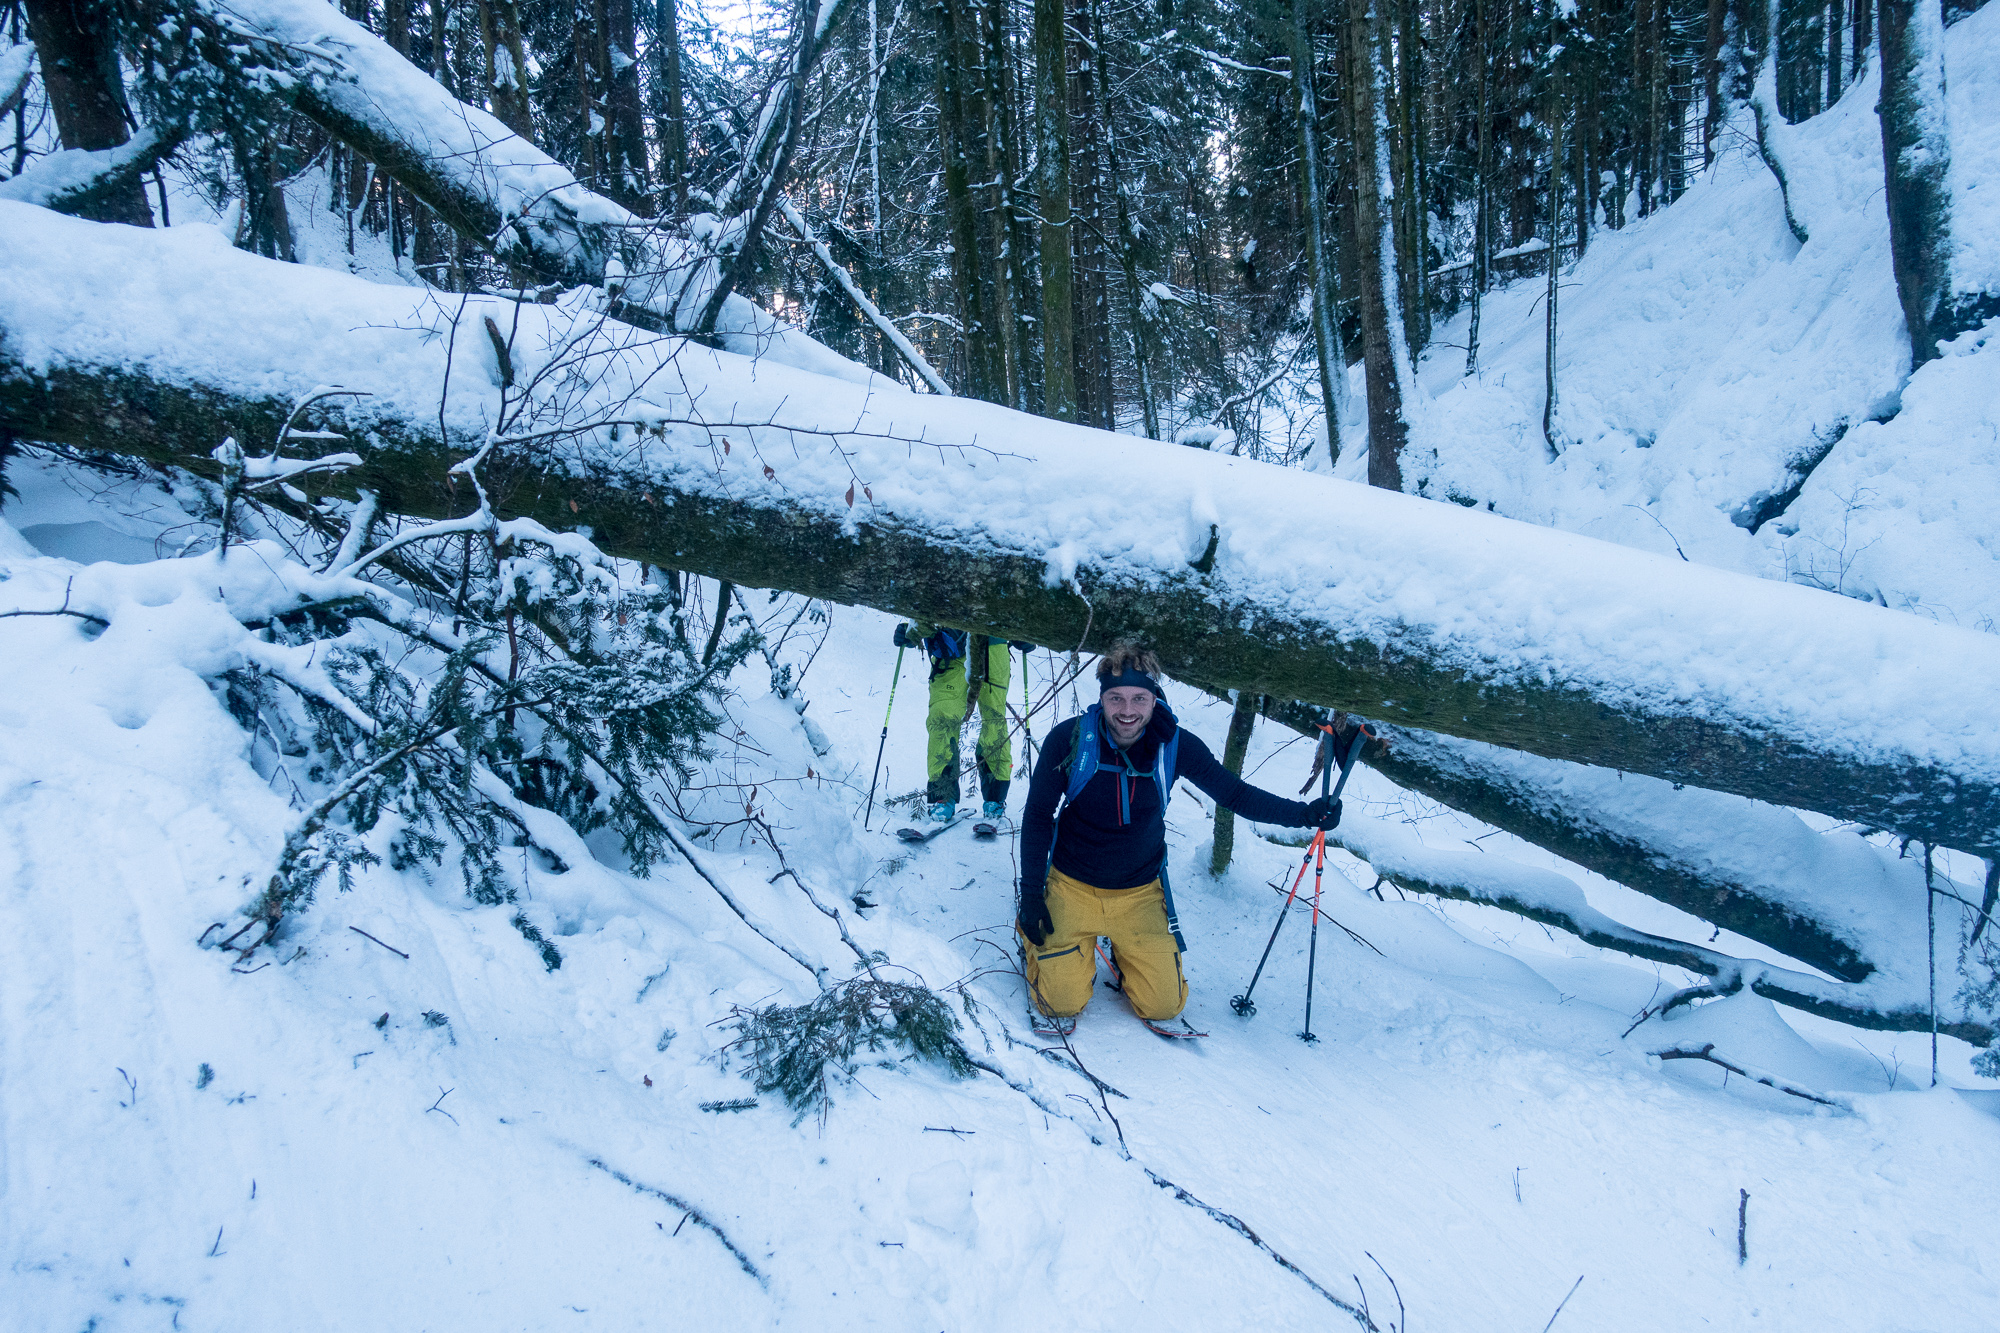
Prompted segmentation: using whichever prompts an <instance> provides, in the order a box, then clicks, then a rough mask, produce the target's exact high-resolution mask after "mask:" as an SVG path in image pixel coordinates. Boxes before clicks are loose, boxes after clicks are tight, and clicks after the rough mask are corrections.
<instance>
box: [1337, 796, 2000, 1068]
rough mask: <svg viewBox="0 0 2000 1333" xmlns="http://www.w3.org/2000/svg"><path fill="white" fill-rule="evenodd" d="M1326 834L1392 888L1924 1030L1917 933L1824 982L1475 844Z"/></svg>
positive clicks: (1872, 1020) (1833, 1012)
mask: <svg viewBox="0 0 2000 1333" xmlns="http://www.w3.org/2000/svg"><path fill="white" fill-rule="evenodd" d="M1334 841H1336V842H1338V843H1339V844H1340V845H1341V846H1342V847H1345V848H1346V849H1347V850H1349V851H1351V852H1353V853H1354V855H1356V856H1358V857H1360V858H1361V859H1362V860H1364V861H1366V862H1367V863H1368V865H1369V867H1370V868H1371V869H1373V870H1374V871H1375V873H1376V874H1378V875H1381V876H1382V877H1384V878H1385V879H1387V880H1388V881H1390V882H1391V883H1392V884H1394V885H1395V886H1396V887H1398V888H1400V889H1404V890H1407V891H1409V892H1413V893H1427V894H1432V895H1434V896H1436V897H1440V898H1452V899H1456V900H1458V901H1460V902H1468V903H1479V904H1482V905H1485V906H1488V907H1498V908H1500V909H1501V910H1502V911H1506V912H1511V913H1513V914H1515V915H1516V916H1524V917H1527V918H1528V919H1529V920H1531V921H1539V922H1541V923H1543V924H1544V925H1549V926H1554V927H1555V928H1557V929H1558V930H1564V931H1568V932H1569V933H1570V934H1572V935H1575V936H1576V937H1577V938H1578V939H1581V940H1582V941H1584V942H1585V943H1586V944H1591V945H1594V946H1596V947H1598V948H1600V949H1610V950H1613V951H1615V952H1618V953H1625V954H1630V955H1632V956H1634V957H1637V958H1645V959H1648V960H1650V961H1652V962H1657V963H1666V964H1669V965H1670V966H1673V967H1680V968H1685V969H1686V970H1688V971H1690V972H1694V973H1697V974H1698V975H1701V976H1705V977H1710V978H1713V984H1712V985H1709V986H1705V987H1703V988H1702V990H1701V992H1700V993H1703V994H1716V995H1728V994H1733V993H1735V992H1736V991H1738V990H1741V989H1743V988H1744V987H1745V986H1748V987H1749V988H1750V989H1751V990H1753V991H1755V992H1756V993H1757V994H1759V995H1762V996H1764V997H1765V998H1766V999H1769V1000H1775V1001H1777V1002H1778V1003H1779V1004H1784V1005H1789V1006H1791V1007H1792V1008H1794V1009H1802V1010H1804V1011H1805V1012H1807V1013H1810V1014H1817V1015H1819V1016H1820V1017H1822V1018H1830V1019H1833V1020H1834V1021H1836V1022H1840V1023H1847V1024H1850V1025H1852V1026H1854V1027H1860V1028H1870V1029H1874V1030H1876V1031H1881V1032H1928V1031H1930V1029H1931V1011H1930V1007H1929V1004H1928V1001H1927V995H1926V978H1925V976H1924V967H1925V956H1924V950H1923V942H1922V940H1921V938H1919V939H1918V940H1917V941H1916V946H1917V947H1916V949H1915V950H1914V954H1915V956H1914V957H1909V956H1907V955H1906V956H1904V957H1902V958H1900V959H1897V960H1895V962H1894V963H1893V964H1892V965H1890V966H1886V967H1884V968H1882V969H1880V970H1879V971H1877V972H1876V973H1875V974H1874V975H1872V976H1870V977H1869V978H1868V980H1866V981H1862V982H1842V981H1828V980H1826V979H1824V978H1822V977H1815V976H1811V975H1809V974H1807V973H1803V972H1796V971H1793V970H1791V969H1790V968H1784V967H1778V966H1775V965H1772V964H1769V963H1759V962H1753V961H1751V960H1749V959H1744V958H1735V957H1732V956H1730V955H1728V954H1725V953H1720V952H1718V951H1716V950H1714V949H1710V948H1707V947H1705V946H1703V945H1699V944H1688V943H1686V942H1685V941H1682V940H1672V939H1666V938H1664V937H1662V936H1659V935H1651V934H1648V933H1647V932H1645V931H1642V930H1634V929H1632V928H1631V927H1630V926H1626V925H1624V924H1622V923H1620V922H1618V921H1614V920H1613V919H1612V918H1610V917H1608V916H1606V915H1604V914H1603V913H1602V912H1599V911H1597V910H1596V909H1595V908H1593V907H1591V906H1590V905H1589V903H1588V902H1587V901H1586V900H1585V899H1584V895H1583V890H1582V889H1580V888H1578V887H1577V885H1576V884H1575V883H1574V882H1573V881H1571V880H1569V879H1567V878H1565V877H1563V876H1561V875H1558V874H1556V873H1554V872H1553V871H1548V870H1538V869H1535V868H1534V867H1532V866H1524V865H1521V864H1520V863H1518V862H1514V861H1508V860H1505V859H1503V858H1501V857H1497V856H1490V855H1485V854H1482V853H1480V852H1474V851H1451V850H1448V849H1441V848H1435V847H1427V846H1425V845H1423V843H1422V841H1421V840H1420V839H1419V838H1418V837H1417V835H1416V834H1415V832H1414V831H1412V830H1410V829H1407V828H1404V827H1402V826H1399V825H1395V824H1391V823H1389V822H1388V821H1386V820H1374V819H1367V818H1358V819H1355V820H1352V821H1345V820H1344V821H1342V824H1341V827H1340V829H1339V830H1338V832H1337V833H1336V834H1335V835H1334ZM1938 1031H1939V1032H1943V1033H1946V1034H1948V1035H1950V1036H1953V1037H1957V1038H1959V1039H1961V1040H1963V1041H1967V1042H1970V1043H1972V1044H1973V1045H1975V1046H1986V1045H1989V1044H1991V1042H1992V1041H1993V1038H1994V1031H1993V1027H1992V1025H1991V1024H1990V1023H1987V1022H1985V1021H1982V1020H1981V1019H1978V1018H1974V1017H1973V1016H1971V1015H1970V1014H1968V1013H1965V1012H1960V1013H1959V1014H1957V1015H1953V1014H1950V1013H1947V1012H1944V1011H1943V1010H1942V1009H1941V1010H1940V1011H1939V1015H1938Z"/></svg>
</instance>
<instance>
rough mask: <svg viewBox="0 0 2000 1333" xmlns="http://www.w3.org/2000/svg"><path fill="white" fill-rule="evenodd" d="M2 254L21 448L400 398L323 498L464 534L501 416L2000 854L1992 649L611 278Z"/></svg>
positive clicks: (1680, 773) (1348, 703) (1706, 775)
mask: <svg viewBox="0 0 2000 1333" xmlns="http://www.w3.org/2000/svg"><path fill="white" fill-rule="evenodd" d="M0 231H4V232H5V234H7V235H8V236H9V237H10V238H11V240H12V244H11V245H10V246H9V247H8V249H7V251H6V253H5V257H4V259H0V426H5V427H6V428H8V429H11V430H14V431H16V432H17V433H19V434H21V435H23V436H25V437H27V438H30V439H43V440H52V441H60V442H66V443H71V444H76V445H80V446H85V447H89V448H95V449H107V450H114V451H118V452H122V453H127V454H134V455H140V456H144V457H149V458H153V459H155V460H159V461H163V462H172V463H176V464H179V465H182V466H185V467H188V468H190V469H192V470H195V471H197V472H202V473H206V474H209V475H213V474H214V472H215V469H216V464H215V463H214V462H213V460H212V459H211V458H210V451H211V450H212V449H213V448H215V446H216V444H217V443H218V442H219V441H220V439H221V438H222V437H223V435H225V434H234V435H235V436H236V437H237V439H239V440H240V441H245V442H247V445H248V447H250V448H251V451H252V452H255V450H256V448H257V447H259V446H260V445H261V443H262V442H267V441H269V440H271V439H273V438H274V437H275V435H276V432H277V428H278V423H279V422H280V421H281V420H282V419H283V417H284V416H285V414H286V413H287V412H288V411H289V410H290V408H291V403H292V400H293V398H294V397H295V396H296V395H300V394H304V393H307V392H309V391H311V390H313V389H315V388H317V387H319V386H322V385H342V386H344V387H346V388H349V389H354V390H365V391H367V392H368V393H369V394H371V395H372V396H371V397H368V398H364V399H359V400H356V401H355V405H354V406H352V407H349V408H346V409H340V408H337V407H333V406H331V405H327V406H325V407H324V408H323V409H315V411H323V412H324V413H326V414H329V415H324V416H321V417H318V418H315V420H314V422H313V423H312V424H331V425H333V426H335V427H338V426H339V425H340V424H341V421H342V417H341V415H340V414H341V413H342V412H343V411H344V413H345V417H344V419H345V422H346V423H347V428H348V430H349V433H350V435H352V436H353V437H354V438H353V440H352V443H351V444H348V445H344V446H340V447H342V448H351V449H352V450H353V451H354V452H358V453H360V454H362V455H363V457H364V459H365V460H366V461H365V462H364V464H363V466H361V467H360V468H357V469H354V470H353V471H351V472H349V473H347V474H346V475H345V477H344V478H342V479H340V480H323V481H318V482H315V483H314V484H315V485H319V486H328V487H337V488H348V487H352V486H355V485H359V486H365V487H368V488H370V489H375V490H378V491H379V492H380V493H381V497H382V503H383V504H384V505H385V506H386V507H388V508H390V509H394V510H400V511H403V512H407V513H414V514H442V513H461V512H464V510H465V509H466V508H467V506H468V505H469V503H470V496H469V495H467V494H466V493H465V488H463V487H459V488H457V491H456V492H454V490H453V488H452V486H451V485H450V481H449V477H448V474H447V469H448V468H449V466H450V465H451V464H452V463H453V462H455V461H457V460H458V459H459V458H460V457H462V456H463V455H464V454H465V453H466V452H468V451H469V450H470V449H471V448H473V447H475V446H476V445H477V444H479V443H482V442H485V440H486V437H487V434H488V432H489V431H493V430H498V431H499V433H500V436H501V438H500V439H499V440H498V441H497V442H496V443H495V444H494V452H493V457H492V459H491V461H490V462H489V463H488V465H487V468H486V475H488V476H490V477H492V478H493V479H494V480H493V482H492V483H490V485H491V488H492V490H493V493H494V495H495V498H496V503H497V504H499V505H500V506H501V507H502V508H503V509H504V510H505V511H506V512H508V513H510V514H521V515H528V516H532V517H534V518H537V519H539V520H540V521H542V522H544V523H548V524H551V525H556V524H566V525H571V526H575V525H585V524H587V525H589V526H590V527H591V528H592V529H593V530H594V532H595V534H596V536H597V539H598V540H599V542H600V543H601V544H603V545H604V547H605V548H606V549H607V550H611V551H614V552H616V553H619V554H622V555H626V556H630V557H633V558H636V559H645V560H650V561H654V562H656V563H659V564H663V565H667V566H670V567H674V568H680V569H691V570H695V571H698V572H701V573H705V574H710V575H714V576H717V577H724V578H728V579H730V580H732V581H734V582H736V583H739V584H744V585H747V586H752V587H771V588H786V589H791V590H793V591H797V592H801V593H805V594H807V595H810V596H814V597H821V598H826V599H830V600H834V601H839V602H848V603H865V604H868V605H871V606H876V607H881V608H883V609H885V610H889V611H894V612H900V613H904V614H908V615H911V616H913V617H920V618H924V619H932V620H940V621H943V622H945V623H948V624H952V625H958V626H964V627H967V628H972V629H976V630H980V631H985V632H991V633H995V634H999V635H1003V636H1006V637H1012V638H1024V639H1030V640H1033V641H1034V642H1037V643H1043V644H1051V645H1057V646H1060V647H1063V648H1068V647H1070V646H1072V645H1079V644H1080V645H1083V646H1085V647H1093V646H1098V645H1102V644H1104V643H1106V642H1108V641H1109V640H1110V639H1111V638H1112V637H1114V636H1117V635H1121V634H1131V635H1141V636H1144V637H1146V638H1148V639H1149V640H1151V641H1152V643H1153V644H1154V645H1155V646H1156V648H1157V649H1158V651H1159V652H1160V655H1161V657H1162V659H1163V660H1164V662H1165V663H1166V664H1167V666H1168V669H1169V670H1170V671H1182V672H1185V673H1186V674H1188V675H1190V676H1194V677H1198V678H1201V679H1208V680H1213V681H1215V682H1216V683H1218V684H1221V685H1225V686H1232V687H1240V688H1245V689H1252V690H1256V691H1259V692H1261V693H1266V694H1274V695H1279V696H1281V697H1284V698H1289V699H1301V700H1305V701H1307V702H1309V703H1315V704H1320V705H1325V706H1334V707H1343V708H1350V709H1353V710H1354V711H1357V712H1359V713H1361V714H1363V715H1364V716H1368V717H1371V718H1379V719H1382V720H1385V721H1389V722H1392V723H1399V724H1403V725H1408V726H1413V727H1418V728H1421V729H1424V730H1428V731H1437V732H1443V733H1446V734H1450V735H1457V736H1464V737H1469V738H1473V739H1479V740H1486V741H1490V742H1494V743H1497V744H1501V745H1506V746H1511V747H1516V748H1520V749H1524V750H1528V751H1531V752H1533V753H1537V754H1541V755H1545V756H1548V757H1551V758H1560V759H1570V760H1576V761H1578V762H1582V763H1591V764H1598V765H1602V766H1604V767H1607V768H1616V769H1622V770H1624V771H1626V772H1636V773H1646V774H1651V775H1653V776H1656V777H1660V778H1663V779H1666V780H1668V781H1671V782H1686V783H1692V784H1697V785H1701V786H1706V787H1712V788H1715V789H1718V790H1725V791H1732V792H1736V793H1739V794H1742V795H1746V796H1754V797H1757V798H1759V799H1763V800H1768V801H1771V802H1773V803H1776V804H1782V805H1790V806H1796V807H1802V808H1807V809H1815V810H1820V811H1824V812H1826V813H1827V814H1830V815H1833V816H1836V817H1838V818H1843V819H1851V820H1856V821H1859V822H1862V823H1865V824H1868V825H1870V826H1874V827H1883V828H1890V829H1895V830H1897V831H1899V832H1902V833H1905V834H1908V835H1911V836H1915V837H1919V838H1925V839H1931V840H1935V841H1937V842H1939V843H1942V844H1945V845H1948V846H1954V847H1960V848H1965V849H1968V850H1982V849H1990V848H1994V847H1996V846H2000V726H1996V721H1995V719H1996V718H2000V639H1996V638H1995V637H1994V636H1991V635H1986V634H1980V633H1976V632H1973V631H1969V630H1960V629H1955V628H1952V627H1949V626H1944V625H1939V624H1935V623H1932V622H1930V621H1926V620H1923V619H1920V618H1918V617H1915V616H1911V615H1907V614H1903V613H1899V612H1895V611H1890V610H1887V609H1885V608H1881V607H1877V606H1872V605H1868V604H1864V603H1860V602H1856V601H1853V600H1851V599H1847V598H1843V597H1838V596H1835V595H1832V594H1828V593H1823V592H1818V591H1815V590H1811V589H1807V588H1802V587H1797V586H1793V585H1787V584H1781V583H1775V582H1770V581H1766V580H1759V579H1754V578H1748V577H1745V576H1741V575H1736V574H1730V573H1726V572H1723V571H1720V570H1715V569H1710V568H1705V567H1703V566H1700V565H1691V564H1686V563H1683V562H1681V561H1676V560H1669V559H1663V558H1661V557H1658V556H1655V555H1652V554H1649V553H1646V552H1642V551H1636V550H1632V549H1628V548H1625V547H1620V546H1614V545H1611V544H1608V543H1604V542H1598V541H1593V540H1590V539H1587V538H1583V537H1579V536H1575V535H1573V534H1569V533H1562V532H1556V531H1552V530H1549V529H1545V528H1538V527H1534V526H1531V525H1528V524H1524V523H1518V522H1514V521H1511V520H1508V519H1503V518H1499V517H1496V516H1493V515H1489V514H1482V513H1478V512H1473V511H1467V510H1463V509H1460V508H1458V507H1456V506H1453V505H1448V504H1441V503H1433V502H1431V501H1427V500H1423V499H1419V498H1416V497H1412V496H1404V495H1396V494H1388V493H1385V492H1382V491H1379V490H1371V489H1368V488H1364V487H1361V486H1357V485H1354V484H1351V483H1345V482H1339V481H1334V480H1331V479H1328V478H1324V477H1319V476H1312V475H1306V474H1302V473H1299V472H1297V471H1293V470H1287V469H1282V468H1277V467H1274V466H1271V465H1267V464H1262V463H1256V462H1252V461H1249V460H1246V459H1238V458H1226V457H1216V456H1214V455H1211V454H1208V453H1205V452H1203V451H1200V450H1194V449H1184V448H1178V447H1175V446H1172V445H1167V444H1154V443H1149V442H1147V441H1143V440H1137V439H1133V438H1131V437H1128V436H1121V435H1111V434H1106V433H1102V432H1098V431H1093V430H1089V429H1086V428H1083V427H1077V426H1069V425H1065V424H1062V423H1058V422H1052V421H1048V420H1045V419H1041V418H1036V417H1030V416H1026V415H1024V414H1021V413H1016V412H1012V411H1009V410H1007V409H1005V408H1000V407H995V406H992V405H990V404H984V403H978V402H974V401H971V400H967V399H948V398H944V397H941V396H938V395H928V394H927V395H918V394H912V393H908V392H905V391H903V390H901V389H897V388H893V387H886V382H885V381H881V380H876V381H875V382H874V386H873V387H870V386H864V385H857V384H853V383H849V382H845V381H841V380H836V379H832V378H828V377H825V376H818V375H812V374H807V373H802V372H800V371H798V370H796V369H794V368H790V367H786V366H782V365H774V364H772V363H771V362H770V361H769V360H764V361H756V362H753V361H751V360H748V359H745V358H741V357H737V356H734V355H731V354H729V353H726V352H719V351H715V350H711V349H708V348H704V347H700V346H697V345H695V344H693V343H690V342H688V341H685V340H682V339H677V338H664V337H656V336H653V335H649V334H646V333H644V332H643V331H641V330H638V329H635V328H633V327H631V326H629V325H623V324H618V323H615V322H613V321H611V320H609V319H608V318H606V317H605V314H604V312H603V308H602V307H603V294H602V293H599V292H592V291H574V292H572V293H570V294H569V295H568V296H566V297H565V298H563V299H562V300H561V301H559V302H558V303H557V304H555V305H552V306H534V305H517V304H514V303H511V302H507V301H504V300H501V299H498V298H486V297H478V296H466V297H459V296H452V295H446V294H442V293H436V292H423V291H413V290H411V289H408V288H392V287H385V286H377V285H373V284H370V283H367V282H364V281H362V280H360V279H358V278H353V277H349V276H347V275H343V274H336V273H332V272H328V271H324V270H315V269H309V268H303V267H299V266H296V265H286V264H280V263H276V262H273V261H269V260H264V259H259V258H257V257H255V256H252V255H249V254H246V253H244V252H241V251H237V250H234V249H232V248H231V247H230V246H229V245H228V244H227V242H226V241H225V240H224V239H223V238H222V237H221V236H219V235H218V234H217V233H216V232H214V231H213V230H212V229H209V228H205V227H180V228H173V229H170V230H166V231H154V232H147V231H140V230H136V229H129V228H119V227H101V226H93V225H91V224H88V223H82V222H76V221H73V220H70V219H65V218H62V217H59V216H56V215H54V214H51V213H49V212H47V211H45V210H41V209H36V208H31V207H27V206H24V205H17V204H5V203H0ZM489 317H490V318H492V319H493V320H494V321H495V327H496V328H497V329H498V330H501V331H504V332H507V333H508V334H509V335H510V336H509V344H510V347H511V370H512V374H511V375H504V374H503V373H502V369H501V367H500V366H499V365H498V364H497V358H496V355H495V351H494V347H493V344H492V341H491V340H490V339H489V338H488V337H487V336H484V333H483V331H482V325H483V322H484V321H485V320H486V319H487V318H489ZM448 365H449V367H450V374H449V376H447V373H446V371H447V366H448ZM447 381H448V384H447ZM503 383H511V384H512V385H513V386H514V387H511V388H505V387H502V386H503ZM447 388H448V392H447ZM350 493H351V492H350Z"/></svg>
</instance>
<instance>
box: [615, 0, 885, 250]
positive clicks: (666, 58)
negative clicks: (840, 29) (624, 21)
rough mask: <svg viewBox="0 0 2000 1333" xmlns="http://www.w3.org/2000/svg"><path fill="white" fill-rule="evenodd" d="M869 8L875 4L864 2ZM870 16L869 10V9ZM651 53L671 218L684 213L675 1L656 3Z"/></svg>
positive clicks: (683, 121) (683, 126) (683, 110)
mask: <svg viewBox="0 0 2000 1333" xmlns="http://www.w3.org/2000/svg"><path fill="white" fill-rule="evenodd" d="M868 3H869V4H870V5H871V6H872V5H873V4H874V3H875V0H868ZM870 12H871V13H873V10H872V8H871V10H870ZM655 13H656V14H657V16H658V17H657V18H656V20H655V25H654V29H653V53H654V55H655V57H656V58H657V59H658V61H659V80H660V82H659V91H660V109H659V114H658V118H657V119H658V123H659V132H660V159H661V166H660V170H661V171H662V172H663V173H665V175H666V186H667V190H666V194H667V205H666V206H667V207H668V208H670V209H671V210H672V211H673V214H674V216H675V217H684V216H686V214H687V211H688V198H687V185H688V132H687V101H686V97H685V95H684V94H683V93H682V91H681V28H680V13H679V3H678V0H658V6H657V8H656V10H655Z"/></svg>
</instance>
